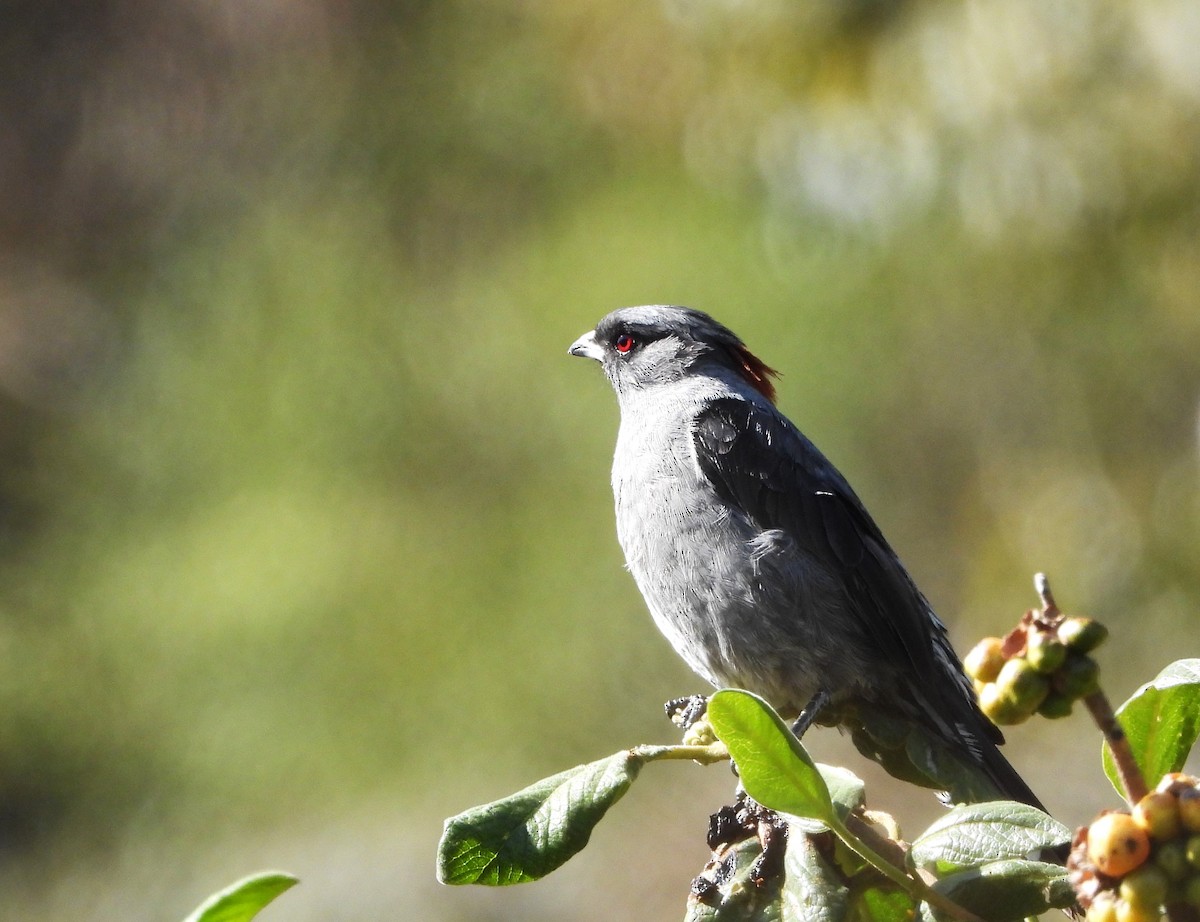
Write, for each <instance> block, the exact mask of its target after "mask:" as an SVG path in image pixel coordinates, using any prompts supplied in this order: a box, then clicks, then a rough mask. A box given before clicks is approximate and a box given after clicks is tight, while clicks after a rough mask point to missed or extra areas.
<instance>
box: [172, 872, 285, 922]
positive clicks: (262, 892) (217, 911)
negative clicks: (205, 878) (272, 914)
mask: <svg viewBox="0 0 1200 922" xmlns="http://www.w3.org/2000/svg"><path fill="white" fill-rule="evenodd" d="M298 883H299V880H297V879H296V878H295V877H293V876H292V875H291V874H285V873H284V872H282V871H262V872H260V873H258V874H251V875H250V876H249V877H245V878H243V879H242V880H239V881H238V882H237V883H235V884H230V885H229V886H228V887H226V888H225V889H224V890H220V891H218V892H216V893H214V894H213V895H212V896H210V897H209V898H208V899H206V900H205V901H204V902H203V903H201V904H200V905H199V906H197V907H196V909H195V911H194V912H193V913H192V914H191V915H190V916H188V917H187V918H186V919H185V920H184V922H249V920H250V919H253V918H254V917H255V916H256V915H258V913H259V912H260V911H261V910H262V908H263V907H264V906H266V905H267V904H268V903H269V902H271V900H273V899H275V897H277V896H279V894H281V893H283V892H284V891H285V890H290V889H291V888H292V887H294V886H296V884H298Z"/></svg>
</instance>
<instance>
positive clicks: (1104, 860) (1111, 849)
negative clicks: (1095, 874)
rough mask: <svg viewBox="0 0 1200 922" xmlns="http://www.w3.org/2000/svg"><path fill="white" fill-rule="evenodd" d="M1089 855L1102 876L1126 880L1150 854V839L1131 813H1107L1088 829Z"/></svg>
mask: <svg viewBox="0 0 1200 922" xmlns="http://www.w3.org/2000/svg"><path fill="white" fill-rule="evenodd" d="M1087 843H1088V844H1087V853H1088V858H1089V859H1090V860H1091V862H1092V864H1094V865H1095V866H1096V867H1097V868H1099V870H1100V873H1102V874H1107V875H1108V876H1109V877H1124V876H1125V875H1126V874H1128V873H1129V872H1130V871H1132V870H1133V869H1134V868H1136V867H1140V866H1141V865H1142V864H1143V863H1144V862H1145V860H1146V858H1148V857H1149V855H1150V837H1149V836H1147V835H1146V830H1144V829H1143V828H1142V827H1141V826H1139V825H1138V824H1137V823H1135V822H1134V821H1133V817H1132V816H1130V815H1129V814H1128V813H1106V814H1104V815H1103V816H1102V817H1100V818H1099V819H1097V820H1096V821H1095V822H1093V823H1092V825H1091V826H1090V827H1089V828H1088V839H1087Z"/></svg>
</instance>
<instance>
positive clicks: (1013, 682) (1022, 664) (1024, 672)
mask: <svg viewBox="0 0 1200 922" xmlns="http://www.w3.org/2000/svg"><path fill="white" fill-rule="evenodd" d="M996 687H997V688H998V689H999V690H1000V694H1001V695H1004V696H1005V697H1008V698H1011V699H1012V700H1013V703H1014V704H1015V705H1016V706H1017V707H1018V708H1019V709H1020V710H1021V711H1023V712H1024V713H1026V714H1032V713H1033V712H1034V711H1035V710H1037V707H1038V705H1039V704H1041V703H1042V701H1043V699H1045V697H1046V695H1047V694H1049V692H1050V680H1049V679H1047V678H1046V677H1045V676H1044V675H1042V674H1041V673H1040V672H1038V671H1037V670H1036V669H1034V668H1033V666H1032V665H1031V664H1030V662H1029V661H1028V660H1026V659H1022V658H1021V657H1019V656H1018V657H1013V658H1012V659H1010V660H1009V661H1008V662H1007V663H1005V664H1004V668H1003V669H1001V670H1000V675H998V676H996Z"/></svg>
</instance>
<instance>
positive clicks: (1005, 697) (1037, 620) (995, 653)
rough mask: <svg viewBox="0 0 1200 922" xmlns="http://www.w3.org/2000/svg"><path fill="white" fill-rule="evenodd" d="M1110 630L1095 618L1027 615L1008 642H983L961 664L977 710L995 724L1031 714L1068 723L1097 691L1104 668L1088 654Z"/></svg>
mask: <svg viewBox="0 0 1200 922" xmlns="http://www.w3.org/2000/svg"><path fill="white" fill-rule="evenodd" d="M1107 636H1108V629H1107V628H1105V627H1104V625H1103V624H1101V623H1100V622H1099V621H1093V620H1092V619H1091V618H1064V617H1061V616H1058V617H1054V618H1050V619H1048V618H1047V617H1046V616H1045V615H1044V614H1041V613H1038V612H1033V611H1028V612H1026V613H1025V616H1024V617H1023V618H1022V619H1021V621H1020V623H1019V624H1018V625H1017V626H1016V628H1014V629H1013V630H1012V631H1011V632H1010V633H1009V634H1008V635H1007V636H1006V637H1003V638H1000V637H985V638H984V639H983V640H981V641H979V643H978V644H976V645H975V648H974V649H973V650H971V652H970V653H968V654H967V657H966V659H965V660H963V667H964V668H965V669H966V670H967V674H968V675H969V676H970V677H971V678H972V679H973V680H974V681H975V692H976V694H978V695H979V707H980V708H981V709H982V711H983V712H984V713H985V714H986V715H987V716H988V717H989V718H990V719H991V721H992V722H993V723H996V724H1006V725H1007V724H1019V723H1021V722H1022V721H1024V720H1027V719H1028V718H1030V717H1031V716H1033V714H1035V713H1037V714H1041V715H1042V716H1043V717H1051V718H1056V717H1066V716H1067V715H1068V714H1070V713H1071V708H1072V707H1073V706H1074V704H1075V702H1076V701H1078V700H1079V699H1080V698H1083V697H1086V696H1087V695H1090V694H1091V693H1092V692H1094V691H1095V690H1096V689H1097V688H1098V687H1099V684H1098V683H1099V676H1100V668H1099V667H1098V666H1097V665H1096V661H1095V660H1094V659H1092V658H1091V657H1090V656H1088V654H1089V653H1090V652H1091V651H1092V650H1094V649H1096V647H1098V646H1100V644H1101V643H1103V642H1104V639H1105V638H1106V637H1107Z"/></svg>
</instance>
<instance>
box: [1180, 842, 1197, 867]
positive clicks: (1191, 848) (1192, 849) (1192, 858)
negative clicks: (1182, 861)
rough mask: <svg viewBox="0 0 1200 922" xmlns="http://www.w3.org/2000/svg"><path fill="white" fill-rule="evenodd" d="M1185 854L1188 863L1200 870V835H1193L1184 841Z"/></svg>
mask: <svg viewBox="0 0 1200 922" xmlns="http://www.w3.org/2000/svg"><path fill="white" fill-rule="evenodd" d="M1183 854H1184V856H1185V857H1186V858H1187V860H1188V864H1190V865H1191V866H1192V867H1194V868H1195V869H1196V870H1198V871H1200V835H1198V836H1191V837H1190V838H1189V839H1188V840H1187V841H1186V842H1184V843H1183Z"/></svg>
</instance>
